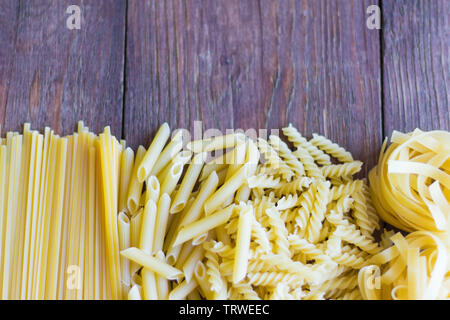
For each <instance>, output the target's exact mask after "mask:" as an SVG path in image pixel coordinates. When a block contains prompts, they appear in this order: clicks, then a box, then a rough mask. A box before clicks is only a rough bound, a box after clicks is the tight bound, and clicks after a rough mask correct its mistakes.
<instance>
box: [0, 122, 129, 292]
mask: <svg viewBox="0 0 450 320" xmlns="http://www.w3.org/2000/svg"><path fill="white" fill-rule="evenodd" d="M122 152H123V146H122V145H121V144H120V143H119V142H118V141H117V139H116V138H114V137H112V136H111V134H110V132H109V128H108V127H107V128H105V131H104V133H102V134H100V136H96V135H95V134H94V133H92V132H89V129H88V128H87V127H85V126H84V124H83V122H79V124H78V130H77V132H76V133H74V134H73V135H70V136H66V137H60V136H58V135H56V134H55V133H54V132H53V131H52V130H51V129H50V128H45V131H44V134H40V133H39V132H37V131H35V130H31V129H30V124H28V123H26V124H25V125H24V130H23V134H22V135H21V134H19V133H17V132H8V133H7V134H6V138H4V139H2V140H1V144H0V185H1V186H0V240H1V243H0V250H1V252H0V290H1V295H2V299H119V298H121V297H122V294H125V295H126V294H127V292H125V293H123V292H122V289H120V283H121V279H120V266H119V262H118V261H119V244H120V241H119V237H120V235H119V234H118V226H117V223H118V222H117V219H118V210H117V208H118V198H119V189H118V186H119V183H118V182H119V176H120V174H121V172H120V170H119V168H120V166H119V164H120V162H119V161H120V155H121V153H122ZM126 223H127V222H126V219H125V224H126ZM128 223H129V222H128Z"/></svg>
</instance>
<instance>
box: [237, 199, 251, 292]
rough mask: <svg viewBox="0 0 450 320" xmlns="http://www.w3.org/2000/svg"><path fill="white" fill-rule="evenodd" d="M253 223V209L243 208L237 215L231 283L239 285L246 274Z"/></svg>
mask: <svg viewBox="0 0 450 320" xmlns="http://www.w3.org/2000/svg"><path fill="white" fill-rule="evenodd" d="M252 221H253V207H252V206H251V205H247V206H245V207H244V208H243V209H242V211H241V212H240V213H239V224H238V231H237V238H236V253H235V256H234V265H233V283H235V284H236V283H239V282H240V281H241V280H242V279H244V278H245V275H246V274H247V266H248V259H249V252H250V236H251V230H252Z"/></svg>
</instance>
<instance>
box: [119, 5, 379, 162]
mask: <svg viewBox="0 0 450 320" xmlns="http://www.w3.org/2000/svg"><path fill="white" fill-rule="evenodd" d="M371 4H374V2H373V1H368V0H364V1H347V0H341V1H334V0H333V1H330V0H326V1H325V0H321V1H306V0H305V1H293V0H290V1H287V0H280V1H266V0H262V1H253V0H248V1H239V0H231V1H213V0H211V1H196V0H192V1H176V0H168V1H138V0H129V8H128V26H127V64H126V92H125V113H124V128H125V132H124V136H125V138H126V139H127V141H129V142H130V143H131V145H133V146H137V145H138V144H144V145H148V143H149V139H150V137H151V136H152V135H153V134H154V132H155V131H156V129H157V127H158V126H159V125H160V124H161V123H162V122H164V121H167V122H169V124H170V125H171V126H172V127H183V128H188V129H190V130H193V123H194V120H200V121H203V125H204V128H206V129H207V128H217V129H219V130H222V131H224V130H225V129H227V128H242V129H244V130H247V129H249V128H255V129H260V128H268V129H272V128H280V127H281V126H284V125H287V124H288V123H289V122H292V123H293V124H294V125H297V126H298V127H299V129H300V130H301V131H302V132H303V133H304V134H305V135H307V136H311V134H312V133H313V132H318V133H322V134H325V135H327V136H328V137H329V138H331V139H333V140H334V141H336V142H338V143H340V144H342V145H343V146H344V147H346V148H348V149H349V150H350V151H351V152H353V154H354V155H355V157H356V158H358V159H362V160H364V161H366V162H367V163H368V167H371V166H372V165H373V164H374V163H375V160H376V155H377V154H378V150H379V146H380V140H381V126H382V124H381V97H380V89H381V84H380V65H379V60H380V56H379V52H380V47H379V45H380V42H379V38H380V34H379V31H377V30H369V29H367V28H366V18H367V15H366V8H367V7H368V6H369V5H371ZM375 4H376V2H375Z"/></svg>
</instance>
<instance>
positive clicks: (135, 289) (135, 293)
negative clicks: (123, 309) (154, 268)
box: [128, 284, 142, 300]
mask: <svg viewBox="0 0 450 320" xmlns="http://www.w3.org/2000/svg"><path fill="white" fill-rule="evenodd" d="M128 300H142V296H141V290H140V289H139V286H138V285H137V284H135V285H134V286H132V287H131V289H130V291H128Z"/></svg>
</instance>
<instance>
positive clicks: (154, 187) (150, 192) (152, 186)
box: [145, 176, 161, 203]
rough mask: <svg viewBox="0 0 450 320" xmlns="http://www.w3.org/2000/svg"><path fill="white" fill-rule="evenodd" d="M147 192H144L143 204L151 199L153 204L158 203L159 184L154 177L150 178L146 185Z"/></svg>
mask: <svg viewBox="0 0 450 320" xmlns="http://www.w3.org/2000/svg"><path fill="white" fill-rule="evenodd" d="M145 185H146V188H147V190H146V191H145V202H147V201H148V200H150V199H152V200H153V202H154V203H157V202H158V198H159V192H160V188H161V186H160V184H159V180H158V178H156V177H155V176H150V177H149V178H148V179H147V181H146V183H145Z"/></svg>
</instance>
